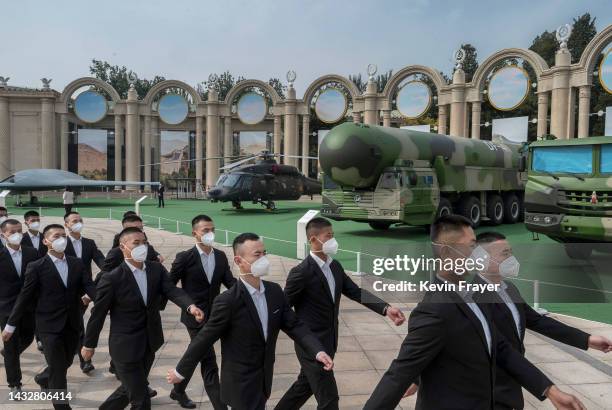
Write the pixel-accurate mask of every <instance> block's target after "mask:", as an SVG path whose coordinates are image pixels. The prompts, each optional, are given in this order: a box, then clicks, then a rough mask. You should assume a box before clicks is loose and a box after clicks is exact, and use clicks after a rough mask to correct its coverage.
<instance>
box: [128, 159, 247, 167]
mask: <svg viewBox="0 0 612 410" xmlns="http://www.w3.org/2000/svg"><path fill="white" fill-rule="evenodd" d="M224 158H228V157H206V158H192V159H178V160H176V161H163V162H153V163H149V164H143V165H140V166H141V167H148V166H151V165H163V164H176V163H179V162H194V161H209V160H213V159H224ZM238 158H241V157H238Z"/></svg>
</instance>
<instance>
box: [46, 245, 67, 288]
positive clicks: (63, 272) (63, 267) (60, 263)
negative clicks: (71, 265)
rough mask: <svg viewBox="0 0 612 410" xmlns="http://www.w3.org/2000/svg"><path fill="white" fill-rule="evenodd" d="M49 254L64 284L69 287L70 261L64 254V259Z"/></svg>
mask: <svg viewBox="0 0 612 410" xmlns="http://www.w3.org/2000/svg"><path fill="white" fill-rule="evenodd" d="M48 255H49V257H50V258H51V261H52V262H53V264H54V265H55V269H57V271H58V272H59V274H60V277H61V278H62V282H63V283H64V286H65V287H68V262H67V261H66V256H65V255H64V256H63V257H62V259H60V258H56V257H55V256H53V255H51V254H50V253H49V254H48Z"/></svg>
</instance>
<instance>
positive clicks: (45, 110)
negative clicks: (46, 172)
mask: <svg viewBox="0 0 612 410" xmlns="http://www.w3.org/2000/svg"><path fill="white" fill-rule="evenodd" d="M54 119H55V107H54V104H53V100H52V99H50V98H43V99H42V107H41V113H40V125H41V131H42V132H41V141H40V143H41V144H40V152H41V157H42V168H55V161H54V160H53V159H54V158H55V151H54V149H53V148H54V146H55V124H54V122H55V121H54Z"/></svg>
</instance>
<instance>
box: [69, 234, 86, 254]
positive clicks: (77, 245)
mask: <svg viewBox="0 0 612 410" xmlns="http://www.w3.org/2000/svg"><path fill="white" fill-rule="evenodd" d="M68 238H70V242H72V247H73V248H74V253H75V254H76V256H77V258H79V259H80V258H82V257H83V241H82V240H81V238H79V239H77V238H73V237H72V235H68Z"/></svg>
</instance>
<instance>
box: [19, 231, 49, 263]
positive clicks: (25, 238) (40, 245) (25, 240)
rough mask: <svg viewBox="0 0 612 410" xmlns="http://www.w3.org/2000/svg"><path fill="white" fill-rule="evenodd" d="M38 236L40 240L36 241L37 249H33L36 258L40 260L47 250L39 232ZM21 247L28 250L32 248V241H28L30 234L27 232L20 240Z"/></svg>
mask: <svg viewBox="0 0 612 410" xmlns="http://www.w3.org/2000/svg"><path fill="white" fill-rule="evenodd" d="M38 236H39V237H40V240H39V241H38V248H35V249H36V251H37V252H38V256H39V257H40V258H42V257H43V256H45V255H46V254H47V251H48V250H49V249H47V247H46V246H45V244H44V243H43V236H42V232H39V233H38ZM21 246H28V247H30V248H34V244H33V243H32V239H30V234H29V233H28V232H27V231H26V232H25V233H24V234H23V238H21Z"/></svg>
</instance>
